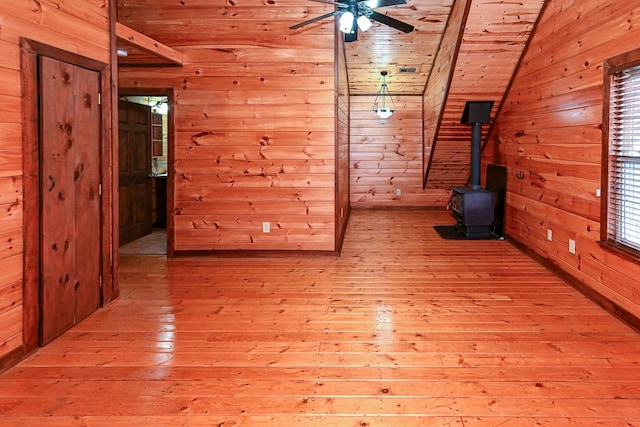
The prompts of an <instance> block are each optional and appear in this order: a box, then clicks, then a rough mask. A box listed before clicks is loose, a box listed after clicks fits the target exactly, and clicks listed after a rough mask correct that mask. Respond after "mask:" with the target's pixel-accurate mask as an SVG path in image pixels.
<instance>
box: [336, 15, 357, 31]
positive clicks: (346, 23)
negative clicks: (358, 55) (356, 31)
mask: <svg viewBox="0 0 640 427" xmlns="http://www.w3.org/2000/svg"><path fill="white" fill-rule="evenodd" d="M354 20H355V16H353V13H351V12H349V11H346V12H343V13H342V15H341V16H340V26H339V29H340V31H342V32H343V33H345V34H351V33H352V32H353V21H354Z"/></svg>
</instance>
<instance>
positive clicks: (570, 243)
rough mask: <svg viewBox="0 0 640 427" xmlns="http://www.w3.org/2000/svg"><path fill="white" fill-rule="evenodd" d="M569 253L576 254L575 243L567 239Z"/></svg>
mask: <svg viewBox="0 0 640 427" xmlns="http://www.w3.org/2000/svg"><path fill="white" fill-rule="evenodd" d="M569 252H570V253H572V254H575V253H576V241H575V240H573V239H569Z"/></svg>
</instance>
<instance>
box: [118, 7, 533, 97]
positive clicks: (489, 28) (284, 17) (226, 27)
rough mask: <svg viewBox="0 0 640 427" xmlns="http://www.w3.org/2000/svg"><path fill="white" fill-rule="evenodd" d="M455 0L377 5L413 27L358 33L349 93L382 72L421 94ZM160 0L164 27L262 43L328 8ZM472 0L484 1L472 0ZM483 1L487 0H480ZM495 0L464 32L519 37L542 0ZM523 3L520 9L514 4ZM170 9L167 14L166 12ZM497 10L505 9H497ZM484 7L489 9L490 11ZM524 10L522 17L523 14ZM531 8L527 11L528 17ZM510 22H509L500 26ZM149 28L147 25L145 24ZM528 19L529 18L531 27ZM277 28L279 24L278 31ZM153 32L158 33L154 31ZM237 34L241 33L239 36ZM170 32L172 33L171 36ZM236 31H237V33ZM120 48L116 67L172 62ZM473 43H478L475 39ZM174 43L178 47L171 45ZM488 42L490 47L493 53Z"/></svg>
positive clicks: (327, 23) (330, 26)
mask: <svg viewBox="0 0 640 427" xmlns="http://www.w3.org/2000/svg"><path fill="white" fill-rule="evenodd" d="M454 1H455V0H407V4H406V5H396V6H390V7H385V8H378V9H376V11H377V12H379V13H383V14H386V15H388V16H391V17H393V18H396V19H399V20H401V21H404V22H406V23H409V24H411V25H413V26H414V27H415V30H414V31H413V32H412V33H409V34H405V33H402V32H400V31H398V30H396V29H394V28H391V27H388V26H386V25H383V24H380V23H378V22H374V23H373V26H372V27H371V28H370V29H369V30H368V31H367V32H359V38H358V40H357V41H356V42H352V43H348V44H347V45H346V53H347V64H348V71H349V85H350V93H351V94H352V95H370V94H375V93H377V91H378V90H379V89H380V84H381V82H382V79H381V76H380V72H381V71H383V70H384V71H388V72H389V76H388V77H387V83H388V84H389V89H390V90H391V92H392V93H393V94H398V95H422V94H423V93H424V91H425V87H426V83H427V79H428V78H429V74H430V73H431V69H432V66H433V63H434V59H435V57H436V55H437V52H438V48H439V46H440V42H441V40H442V35H443V33H444V30H445V27H446V25H447V20H448V17H449V14H450V12H451V8H452V6H453V3H454ZM154 3H156V4H157V2H153V1H150V0H119V1H118V6H119V7H120V8H127V7H129V6H131V5H133V4H136V5H141V4H142V5H147V6H148V7H149V8H154ZM173 3H175V4H174V5H173V6H171V4H172V2H170V1H163V2H162V12H157V13H156V12H154V11H150V12H149V16H150V17H151V18H152V19H154V20H157V21H158V22H163V28H164V30H165V31H167V32H170V31H172V28H176V27H179V28H182V29H184V28H185V27H188V28H189V29H190V30H191V31H192V33H194V34H196V33H198V32H207V33H209V34H211V33H215V32H218V31H234V32H240V31H243V30H244V31H247V32H252V33H253V34H254V35H255V36H256V43H263V40H262V39H263V35H264V32H265V30H266V31H268V30H269V29H270V28H276V27H278V28H280V27H283V26H286V27H289V26H291V25H294V24H296V23H299V22H302V21H305V20H307V19H312V18H315V17H318V16H321V15H323V14H326V13H328V12H331V11H332V10H333V7H331V5H325V4H323V3H318V2H314V1H309V0H254V1H250V2H248V3H247V2H242V1H237V0H175V2H173ZM474 3H479V4H480V3H483V2H481V1H476V2H474ZM484 3H487V2H484ZM490 3H492V4H493V5H494V6H492V9H489V11H488V12H487V14H484V15H483V16H482V17H481V19H482V20H480V21H476V22H474V23H472V25H471V26H470V27H469V28H468V31H469V32H471V33H472V34H474V35H476V36H477V35H478V34H482V35H483V36H486V37H490V38H491V39H492V45H493V47H495V46H496V45H500V46H510V44H511V43H512V42H513V43H521V42H522V40H523V37H526V36H527V35H528V34H527V33H526V32H524V33H523V32H522V30H521V29H518V30H517V31H514V26H513V24H514V21H519V22H525V23H526V24H533V21H535V19H536V15H537V12H539V10H540V4H541V1H540V0H521V1H518V2H511V3H510V2H490ZM203 7H211V8H217V9H219V10H220V12H219V16H220V19H219V21H216V22H210V23H208V24H206V23H202V22H199V20H198V10H199V9H201V8H203ZM518 8H519V9H521V12H518V11H517V10H515V9H518ZM170 10H172V11H174V12H173V13H171V14H170V15H169V14H168V12H169V11H170ZM502 10H508V12H509V15H508V16H503V15H501V14H500V13H501V12H502ZM490 13H494V15H491V14H490ZM521 14H522V19H521V16H520V15H521ZM532 14H533V16H532ZM169 19H173V20H175V25H174V26H165V25H164V23H165V22H166V21H167V20H169ZM500 24H508V25H500ZM334 25H335V24H334V19H333V18H328V19H325V20H322V21H319V22H317V23H314V24H311V25H308V26H305V27H302V28H300V29H297V30H290V36H289V40H288V42H290V43H291V45H292V46H296V41H295V38H296V35H297V34H298V33H303V32H309V31H311V32H314V33H322V34H324V33H330V32H332V31H333V30H334ZM147 27H148V26H147ZM530 27H531V25H529V29H531V28H530ZM277 32H278V33H280V32H281V31H280V29H279V30H278V31H277ZM158 34H159V35H158ZM154 37H155V38H156V40H157V41H159V42H160V43H163V42H164V41H163V36H162V31H154ZM245 37H246V36H245V35H243V36H242V37H241V38H242V39H244V38H245ZM169 38H170V37H169ZM239 38H240V37H239ZM119 47H121V48H125V49H127V50H128V51H129V56H128V57H126V58H120V60H119V61H120V65H121V66H132V65H136V66H137V65H141V64H148V65H151V64H153V65H171V64H172V62H171V61H169V60H166V58H165V59H163V58H155V59H154V58H152V57H151V56H149V54H148V52H147V51H144V50H140V49H137V48H136V47H135V44H133V45H132V44H131V43H129V42H128V41H127V40H126V39H124V38H121V39H120V40H119ZM479 47H482V46H481V45H479ZM176 49H177V50H179V47H177V48H176ZM494 51H495V50H494V49H490V51H488V54H491V53H492V52H494ZM402 69H415V70H416V71H415V72H408V73H403V72H402Z"/></svg>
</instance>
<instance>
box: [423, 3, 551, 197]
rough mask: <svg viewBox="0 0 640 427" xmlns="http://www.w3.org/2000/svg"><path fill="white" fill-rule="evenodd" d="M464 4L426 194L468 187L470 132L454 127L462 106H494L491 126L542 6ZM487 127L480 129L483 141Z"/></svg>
mask: <svg viewBox="0 0 640 427" xmlns="http://www.w3.org/2000/svg"><path fill="white" fill-rule="evenodd" d="M469 1H470V2H471V3H470V7H469V13H468V16H467V17H466V20H465V22H464V36H463V37H462V39H461V43H460V45H459V51H458V55H457V58H456V59H455V65H454V68H453V74H452V75H451V76H449V77H450V79H451V84H450V87H449V91H448V95H447V100H446V102H445V104H444V108H443V110H442V115H441V117H440V123H439V129H438V133H437V134H436V135H435V139H434V143H435V150H433V152H432V158H431V159H430V161H431V163H430V168H429V171H428V177H427V188H451V187H452V186H454V185H465V184H466V183H467V182H468V180H469V176H470V172H471V161H470V157H471V156H470V152H471V131H470V126H468V125H462V124H460V118H461V116H462V112H463V110H464V106H465V103H466V101H481V100H489V101H494V104H493V110H492V114H491V117H492V120H493V117H494V116H495V114H496V112H497V111H498V110H499V109H500V105H501V102H502V98H503V96H504V93H505V91H506V89H507V86H508V85H509V82H510V80H511V78H512V75H513V72H514V70H515V67H516V65H517V64H518V62H519V60H520V57H521V55H522V52H523V49H524V47H525V46H526V43H527V41H528V39H529V35H530V34H531V31H532V30H533V27H534V25H535V23H536V21H537V19H538V15H539V13H540V9H541V7H542V5H543V3H544V0H527V1H524V2H495V1H492V0H469ZM454 10H455V8H454ZM514 35H515V36H514ZM490 126H491V125H490V124H485V125H483V129H482V130H483V132H482V133H483V135H482V138H483V140H484V139H485V138H486V137H487V133H488V131H489V129H490Z"/></svg>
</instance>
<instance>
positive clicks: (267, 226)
mask: <svg viewBox="0 0 640 427" xmlns="http://www.w3.org/2000/svg"><path fill="white" fill-rule="evenodd" d="M262 232H263V233H271V223H270V222H269V221H265V222H263V223H262Z"/></svg>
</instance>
